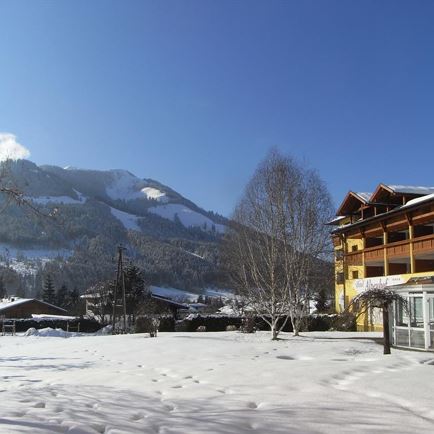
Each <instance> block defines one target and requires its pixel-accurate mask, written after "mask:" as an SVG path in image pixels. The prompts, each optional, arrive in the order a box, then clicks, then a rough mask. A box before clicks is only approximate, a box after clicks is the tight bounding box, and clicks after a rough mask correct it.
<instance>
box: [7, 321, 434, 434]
mask: <svg viewBox="0 0 434 434" xmlns="http://www.w3.org/2000/svg"><path fill="white" fill-rule="evenodd" d="M30 334H31V336H27V337H25V336H16V337H11V336H5V337H2V338H1V348H2V358H1V359H0V373H1V375H2V387H1V397H2V399H1V401H0V433H2V434H15V433H32V434H42V433H43V434H52V433H69V434H97V433H106V434H120V433H122V434H131V433H137V434H139V433H165V434H184V433H185V434H199V433H200V434H204V433H213V434H233V433H237V434H245V433H258V434H259V433H261V434H263V433H267V434H288V433H289V434H291V433H294V434H322V433H324V434H336V433H345V434H347V433H348V434H360V433H366V434H368V433H369V434H371V433H390V434H396V433H400V434H414V433H418V432H419V433H430V432H433V431H434V410H433V409H432V397H433V396H434V386H433V382H432V375H433V369H434V355H433V354H426V353H420V352H409V351H399V350H394V351H393V353H392V355H390V356H383V354H382V347H381V346H380V345H378V344H377V343H375V342H374V341H373V340H372V338H374V337H377V336H378V334H372V333H368V334H362V333H338V332H323V333H320V332H314V333H306V334H305V335H304V336H303V337H299V338H293V337H290V336H288V335H286V334H283V335H282V338H283V340H280V341H271V340H270V339H269V334H268V333H265V332H264V333H262V332H261V333H256V334H253V335H245V334H240V333H237V332H223V333H167V334H165V333H163V334H160V335H159V337H158V338H156V339H151V338H148V337H146V336H144V335H141V334H138V335H119V336H77V335H75V336H74V334H66V333H62V334H61V335H60V334H59V333H57V332H56V331H50V330H47V331H46V332H44V331H43V330H41V331H40V332H39V333H37V335H39V336H37V335H33V336H32V334H34V333H30ZM56 336H62V337H56ZM65 336H72V337H69V338H65Z"/></svg>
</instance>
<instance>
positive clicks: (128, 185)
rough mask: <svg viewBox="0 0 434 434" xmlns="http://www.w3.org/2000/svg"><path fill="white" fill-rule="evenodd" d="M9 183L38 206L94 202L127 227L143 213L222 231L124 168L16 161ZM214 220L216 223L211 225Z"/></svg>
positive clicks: (209, 218) (181, 199)
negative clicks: (80, 167) (99, 203)
mask: <svg viewBox="0 0 434 434" xmlns="http://www.w3.org/2000/svg"><path fill="white" fill-rule="evenodd" d="M11 175H12V177H11V178H12V182H13V183H15V185H16V186H17V188H18V189H20V190H22V191H23V192H24V193H25V194H26V196H27V197H28V198H29V199H31V200H32V201H33V202H35V203H38V204H48V203H52V204H83V203H85V202H86V200H89V199H92V200H97V201H99V202H101V203H105V204H106V205H108V206H110V207H111V208H112V214H113V215H114V216H115V217H116V218H118V219H119V220H120V221H121V222H122V223H123V224H124V225H125V227H126V228H127V229H130V230H140V229H139V227H138V225H137V224H136V223H135V222H136V220H137V219H139V218H140V217H141V216H143V215H144V213H153V214H156V215H158V216H160V217H163V218H165V219H167V220H170V221H172V222H175V221H179V222H180V223H181V224H182V225H183V226H184V227H186V228H189V227H197V228H200V229H202V230H204V231H215V232H217V233H223V232H224V230H225V227H224V225H223V224H221V223H219V222H222V219H221V218H218V217H216V216H212V215H211V214H210V213H207V212H206V211H204V210H203V209H201V208H199V207H198V206H197V205H195V204H194V203H193V202H191V201H189V200H188V199H186V198H185V197H183V196H182V195H180V194H179V193H177V192H176V191H174V190H172V189H171V188H169V187H167V186H165V185H163V184H161V183H159V182H157V181H154V180H152V179H141V178H138V177H137V176H135V175H133V174H132V173H130V172H128V171H127V170H107V171H99V170H83V169H76V168H69V167H67V168H61V167H57V166H40V167H38V166H37V165H36V164H34V163H32V162H30V161H27V160H18V161H17V162H14V163H12V166H11ZM217 220H218V221H217Z"/></svg>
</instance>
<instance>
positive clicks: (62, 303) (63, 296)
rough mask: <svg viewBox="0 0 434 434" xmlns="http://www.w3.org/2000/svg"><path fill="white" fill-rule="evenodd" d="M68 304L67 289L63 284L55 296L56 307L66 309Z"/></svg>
mask: <svg viewBox="0 0 434 434" xmlns="http://www.w3.org/2000/svg"><path fill="white" fill-rule="evenodd" d="M67 304H68V288H67V287H66V285H65V284H63V285H62V286H61V287H60V288H59V289H58V290H57V294H56V305H57V306H59V307H62V308H63V309H66V308H67Z"/></svg>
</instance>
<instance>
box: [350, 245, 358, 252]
mask: <svg viewBox="0 0 434 434" xmlns="http://www.w3.org/2000/svg"><path fill="white" fill-rule="evenodd" d="M357 250H359V247H358V246H357V245H354V246H352V247H351V251H352V252H357Z"/></svg>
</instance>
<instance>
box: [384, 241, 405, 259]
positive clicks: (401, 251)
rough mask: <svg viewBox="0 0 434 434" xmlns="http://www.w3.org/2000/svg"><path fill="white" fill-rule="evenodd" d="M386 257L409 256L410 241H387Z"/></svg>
mask: <svg viewBox="0 0 434 434" xmlns="http://www.w3.org/2000/svg"><path fill="white" fill-rule="evenodd" d="M386 249H387V257H388V258H402V257H409V256H410V242H409V241H408V240H405V241H397V242H396V243H389V244H387V246H386Z"/></svg>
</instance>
